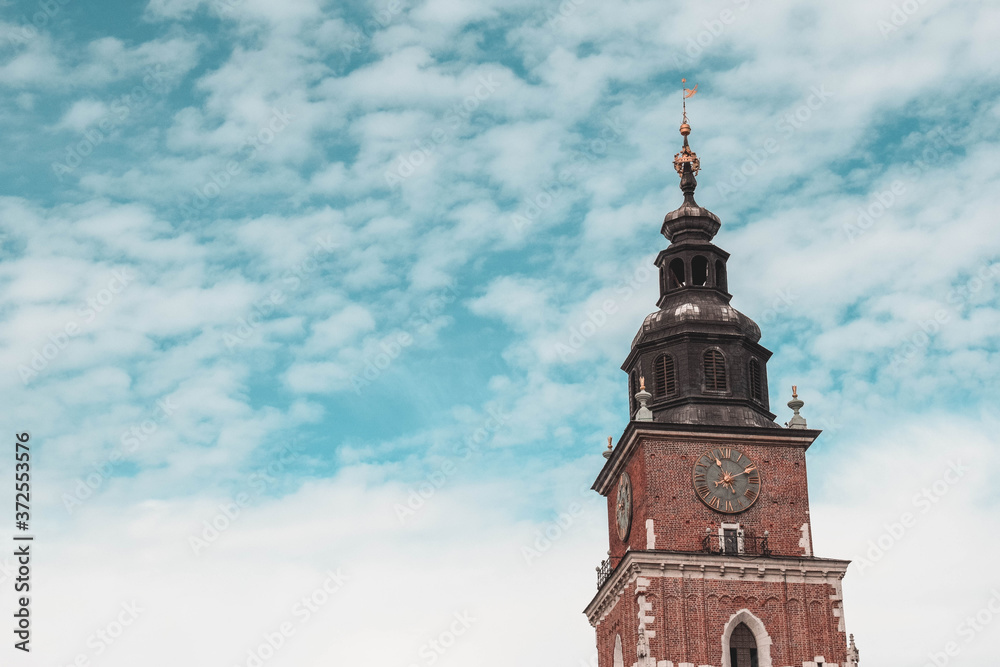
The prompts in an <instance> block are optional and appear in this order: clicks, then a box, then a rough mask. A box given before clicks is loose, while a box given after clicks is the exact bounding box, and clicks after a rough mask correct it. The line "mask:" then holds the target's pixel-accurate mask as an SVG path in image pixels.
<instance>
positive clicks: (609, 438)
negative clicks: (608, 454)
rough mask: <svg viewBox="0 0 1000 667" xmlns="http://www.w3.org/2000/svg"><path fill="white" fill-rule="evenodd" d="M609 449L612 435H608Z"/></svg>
mask: <svg viewBox="0 0 1000 667" xmlns="http://www.w3.org/2000/svg"><path fill="white" fill-rule="evenodd" d="M608 449H611V436H610V435H609V436H608Z"/></svg>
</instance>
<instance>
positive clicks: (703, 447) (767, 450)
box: [608, 438, 812, 564]
mask: <svg viewBox="0 0 1000 667" xmlns="http://www.w3.org/2000/svg"><path fill="white" fill-rule="evenodd" d="M718 446H727V447H734V448H735V449H738V450H740V451H741V452H743V453H744V454H746V455H747V456H749V457H750V458H751V459H753V461H754V462H755V463H756V465H757V468H758V470H760V476H761V490H760V496H759V497H758V499H757V502H756V503H754V505H753V507H751V508H750V509H748V510H746V511H745V512H741V513H739V514H730V515H727V514H722V513H719V512H715V511H713V510H712V509H710V508H709V507H707V506H706V505H705V504H704V503H702V502H701V500H699V499H698V497H697V495H696V494H695V490H694V484H693V481H692V475H693V472H692V471H693V468H694V464H695V462H696V461H697V459H698V457H700V456H701V455H702V454H703V453H704V452H706V451H707V450H709V449H711V448H712V447H718ZM626 471H627V472H628V474H629V476H630V477H631V479H632V487H633V513H632V531H631V533H630V535H629V538H628V540H627V544H625V543H622V542H621V540H619V539H618V531H617V524H616V521H615V507H616V502H617V480H615V483H614V485H613V486H612V490H611V493H610V494H609V496H608V520H609V529H610V530H609V538H610V547H611V548H610V550H611V555H612V563H613V564H617V562H618V559H620V558H621V557H622V556H623V555H624V553H625V551H626V547H630V548H631V549H633V550H642V549H645V548H646V519H650V518H651V519H653V521H654V525H655V532H656V548H657V549H663V550H670V551H700V550H701V548H702V538H703V537H704V536H705V529H706V528H711V530H712V534H713V535H715V534H717V531H718V528H719V524H720V523H723V522H726V523H729V522H739V523H740V524H741V525H742V526H743V527H744V529H745V530H747V531H748V533H750V534H753V535H756V536H758V537H761V536H763V534H764V531H765V530H766V531H769V547H770V549H771V551H772V552H773V553H774V554H775V555H787V556H802V555H805V553H806V552H805V550H804V549H803V548H802V547H801V546H800V544H799V542H800V540H801V539H802V531H801V528H802V525H803V524H805V523H808V522H809V489H808V485H807V482H806V458H805V449H804V448H803V447H787V446H786V447H781V446H773V445H756V444H745V443H734V442H732V441H729V440H720V441H711V440H705V441H702V442H683V441H671V440H667V439H652V438H642V439H641V440H640V442H639V444H638V447H637V448H636V451H635V453H634V454H633V456H632V458H631V460H630V461H629V462H628V464H627V466H626ZM809 549H810V553H811V550H812V545H811V544H810V546H809Z"/></svg>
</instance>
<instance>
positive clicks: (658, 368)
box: [653, 354, 677, 398]
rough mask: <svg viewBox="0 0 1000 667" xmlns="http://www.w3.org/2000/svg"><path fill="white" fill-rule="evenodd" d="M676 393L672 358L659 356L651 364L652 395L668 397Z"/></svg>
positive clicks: (666, 355) (667, 355) (675, 378)
mask: <svg viewBox="0 0 1000 667" xmlns="http://www.w3.org/2000/svg"><path fill="white" fill-rule="evenodd" d="M676 391H677V376H676V374H675V373H674V358H673V357H672V356H670V355H669V354H661V355H660V356H658V357H657V358H656V361H654V362H653V395H654V396H656V397H657V398H659V397H660V396H670V395H671V394H674V393H675V392H676Z"/></svg>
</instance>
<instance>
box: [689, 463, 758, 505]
mask: <svg viewBox="0 0 1000 667" xmlns="http://www.w3.org/2000/svg"><path fill="white" fill-rule="evenodd" d="M692 481H693V482H694V488H695V493H696V494H697V496H698V498H699V499H700V500H701V501H702V502H703V503H705V504H706V505H708V506H709V507H710V508H711V509H713V510H715V511H717V512H723V513H726V514H737V513H739V512H743V511H744V510H747V509H749V508H750V507H751V506H752V505H753V504H754V503H755V502H757V498H758V497H759V496H760V485H761V478H760V472H759V471H758V470H757V466H756V464H755V463H754V462H753V459H751V458H750V457H749V456H746V455H745V454H743V452H741V451H739V450H738V449H736V448H734V447H713V448H712V449H709V450H708V451H706V452H705V453H704V454H702V455H701V456H700V457H698V459H697V461H696V463H695V464H694V472H693V480H692Z"/></svg>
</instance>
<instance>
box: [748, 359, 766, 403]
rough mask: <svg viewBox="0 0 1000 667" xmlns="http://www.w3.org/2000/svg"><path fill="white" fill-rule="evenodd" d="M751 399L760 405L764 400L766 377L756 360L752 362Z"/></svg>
mask: <svg viewBox="0 0 1000 667" xmlns="http://www.w3.org/2000/svg"><path fill="white" fill-rule="evenodd" d="M750 398H752V399H753V400H755V401H757V402H758V403H761V402H763V400H764V376H763V374H762V373H761V372H760V362H759V361H757V360H756V359H751V360H750Z"/></svg>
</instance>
